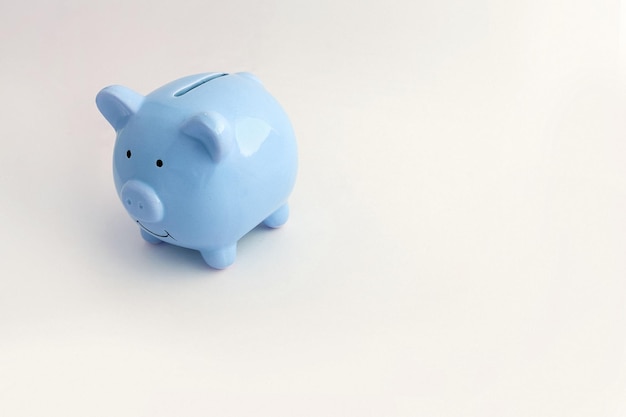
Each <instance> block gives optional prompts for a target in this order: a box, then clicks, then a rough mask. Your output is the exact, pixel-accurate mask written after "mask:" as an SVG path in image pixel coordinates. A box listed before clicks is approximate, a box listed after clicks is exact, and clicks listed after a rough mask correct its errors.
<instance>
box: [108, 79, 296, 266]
mask: <svg viewBox="0 0 626 417" xmlns="http://www.w3.org/2000/svg"><path fill="white" fill-rule="evenodd" d="M96 104H97V106H98V109H99V110H100V112H101V113H102V115H103V116H104V117H105V118H106V119H107V121H108V122H109V123H110V124H111V125H112V126H113V128H114V129H115V131H116V132H117V140H116V142H115V150H114V156H113V177H114V180H115V187H116V188H117V193H118V195H119V197H120V199H121V200H122V203H123V204H124V207H125V208H126V210H127V211H128V214H130V216H131V217H132V218H133V220H134V221H135V222H136V224H137V226H138V227H139V231H140V232H141V236H143V238H144V239H145V240H146V241H148V242H150V243H160V242H167V243H170V244H172V245H178V246H182V247H186V248H191V249H195V250H198V251H200V253H201V254H202V257H203V258H204V260H205V261H206V263H207V264H209V266H211V267H213V268H217V269H223V268H226V267H227V266H229V265H230V264H232V263H233V262H234V260H235V255H236V251H237V241H238V240H239V239H240V238H241V237H242V236H244V235H245V234H246V233H248V232H249V231H250V230H252V229H253V228H254V227H256V226H257V225H259V224H260V223H263V224H264V225H265V226H268V227H271V228H276V227H279V226H281V225H283V224H284V223H285V222H286V221H287V217H288V216H289V208H288V206H287V198H288V197H289V194H290V193H291V190H292V188H293V185H294V182H295V178H296V171H297V165H298V162H297V150H296V141H295V137H294V133H293V129H292V127H291V124H290V122H289V119H288V118H287V115H286V114H285V112H284V111H283V109H282V108H281V106H280V105H279V104H278V102H277V101H276V100H275V99H274V98H273V97H272V96H271V95H270V94H269V93H268V92H267V90H265V88H264V87H263V86H262V85H261V83H260V82H259V80H258V79H257V78H255V77H254V76H253V75H251V74H248V73H237V74H224V73H207V74H199V75H192V76H188V77H184V78H181V79H179V80H176V81H173V82H171V83H169V84H166V85H165V86H163V87H161V88H159V89H157V90H156V91H154V92H152V93H150V94H148V95H147V96H145V97H144V96H142V95H140V94H138V93H136V92H134V91H132V90H130V89H128V88H125V87H121V86H110V87H106V88H104V89H103V90H102V91H100V92H99V93H98V95H97V97H96Z"/></svg>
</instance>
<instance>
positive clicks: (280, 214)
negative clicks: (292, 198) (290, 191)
mask: <svg viewBox="0 0 626 417" xmlns="http://www.w3.org/2000/svg"><path fill="white" fill-rule="evenodd" d="M288 218H289V205H288V204H287V203H285V204H283V205H282V206H280V208H279V209H278V210H276V211H275V212H273V213H272V214H270V215H269V216H268V217H267V218H266V219H265V220H263V224H264V225H266V226H267V227H271V228H272V229H275V228H277V227H280V226H282V225H283V224H285V223H286V222H287V219H288Z"/></svg>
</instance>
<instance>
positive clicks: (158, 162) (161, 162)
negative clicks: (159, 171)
mask: <svg viewBox="0 0 626 417" xmlns="http://www.w3.org/2000/svg"><path fill="white" fill-rule="evenodd" d="M156 166H158V167H159V168H161V167H162V166H163V161H161V160H160V159H157V161H156Z"/></svg>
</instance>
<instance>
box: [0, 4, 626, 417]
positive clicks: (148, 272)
mask: <svg viewBox="0 0 626 417" xmlns="http://www.w3.org/2000/svg"><path fill="white" fill-rule="evenodd" d="M162 3H163V4H157V2H149V1H128V0H126V1H103V2H88V1H84V2H78V1H73V2H72V1H54V2H49V1H30V2H16V1H14V2H8V1H5V2H3V3H2V4H1V5H0V80H1V81H0V87H1V91H2V98H3V99H2V102H1V104H0V121H1V122H2V123H1V126H2V151H1V152H0V195H1V196H2V203H1V205H0V220H1V221H2V234H3V239H2V240H0V254H1V255H0V260H1V263H0V415H2V416H51V415H54V416H57V415H58V416H151V417H154V416H192V415H194V416H207V415H214V416H325V417H328V416H481V417H484V416H551V417H553V416H568V417H571V416H624V415H626V356H625V336H626V319H625V314H626V309H625V308H624V305H625V294H626V291H625V290H626V285H625V278H626V256H625V253H626V220H625V218H626V168H625V167H626V141H625V140H624V130H625V128H626V124H625V123H624V115H625V114H626V113H625V112H626V101H625V97H624V78H625V77H624V74H625V71H626V69H625V68H623V67H620V65H621V64H620V62H624V60H623V59H620V57H623V56H625V53H624V52H625V50H626V49H625V48H626V45H624V44H620V39H622V38H623V33H624V28H620V16H622V14H621V10H620V4H619V3H618V2H617V1H609V0H594V1H551V2H544V1H527V2H519V1H506V2H502V1H495V0H494V1H487V0H482V1H481V0H476V1H472V2H464V1H460V0H458V1H454V0H445V1H435V0H433V1H428V2H427V1H420V2H411V1H405V2H402V1H385V2H371V1H370V2H356V1H354V2H336V1H330V0H323V1H307V2H304V1H302V2H287V1H282V2H281V1H272V2H267V3H263V4H261V3H253V4H252V2H250V3H251V4H246V3H247V2H246V1H221V2H205V1H196V2H190V1H187V2H185V1H179V2H162ZM168 3H169V4H168ZM546 3H549V4H546ZM212 70H215V71H230V72H233V71H242V70H248V71H252V72H254V73H256V74H257V75H258V76H259V77H260V78H261V79H263V80H264V82H265V84H266V86H267V87H268V89H269V90H270V91H272V92H273V94H274V95H275V96H276V97H277V98H278V99H279V100H280V101H281V103H282V104H283V105H284V107H285V108H286V109H287V111H288V113H289V114H290V116H291V117H292V120H293V124H294V126H295V129H296V131H297V134H298V139H299V146H300V157H301V169H300V173H299V179H298V183H297V186H296V190H295V192H294V194H293V198H292V200H291V205H292V218H291V219H290V221H289V222H288V224H287V225H286V226H285V227H284V228H283V229H281V230H278V231H266V230H259V231H254V232H253V233H252V234H251V235H250V236H248V237H246V238H244V239H243V241H242V242H241V243H240V246H239V251H238V258H237V261H236V263H235V265H234V266H233V267H232V268H230V269H228V270H226V271H223V272H215V271H212V270H210V269H208V268H207V267H206V266H205V265H204V264H203V261H202V259H201V257H200V255H199V254H198V253H196V252H192V251H188V250H184V249H180V248H174V247H171V246H170V247H168V246H165V245H163V246H159V247H154V246H150V245H148V244H146V243H144V242H143V241H142V240H141V238H140V236H139V231H138V230H136V228H135V227H134V224H133V223H132V221H131V220H130V219H129V218H128V217H127V215H126V213H125V212H124V211H123V207H122V205H121V204H120V203H119V202H118V201H117V197H116V195H115V191H114V187H113V180H112V176H111V152H112V148H113V140H114V133H113V131H112V129H111V128H110V127H109V126H108V124H107V123H106V122H105V121H104V119H103V118H102V117H101V116H100V114H99V113H98V112H97V110H96V107H95V104H94V96H95V94H96V93H97V91H98V90H99V89H100V88H102V87H103V86H105V85H108V84H112V83H118V84H124V85H127V86H129V87H131V88H133V89H135V90H137V91H139V92H142V93H148V92H150V91H151V90H152V89H154V88H157V87H159V86H160V85H162V84H163V83H165V82H168V81H170V80H172V79H174V78H177V77H180V76H183V75H186V74H191V73H196V72H203V71H212Z"/></svg>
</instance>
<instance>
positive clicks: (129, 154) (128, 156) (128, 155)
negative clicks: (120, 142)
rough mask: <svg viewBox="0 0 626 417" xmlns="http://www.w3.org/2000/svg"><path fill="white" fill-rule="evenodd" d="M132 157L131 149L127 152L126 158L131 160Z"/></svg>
mask: <svg viewBox="0 0 626 417" xmlns="http://www.w3.org/2000/svg"><path fill="white" fill-rule="evenodd" d="M131 155H132V153H131V152H130V149H129V150H127V151H126V158H128V159H130V156H131Z"/></svg>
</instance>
